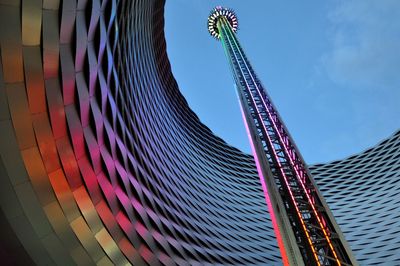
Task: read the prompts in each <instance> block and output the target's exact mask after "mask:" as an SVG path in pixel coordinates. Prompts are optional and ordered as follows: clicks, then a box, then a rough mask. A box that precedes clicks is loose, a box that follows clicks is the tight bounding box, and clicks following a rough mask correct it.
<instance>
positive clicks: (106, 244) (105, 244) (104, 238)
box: [95, 228, 129, 265]
mask: <svg viewBox="0 0 400 266" xmlns="http://www.w3.org/2000/svg"><path fill="white" fill-rule="evenodd" d="M95 237H96V239H97V241H98V242H99V243H100V245H101V246H102V248H103V250H104V251H105V252H106V253H107V255H108V256H109V257H110V258H111V260H112V261H113V263H114V264H115V265H128V264H129V262H128V260H127V259H126V258H125V256H124V255H123V254H122V252H121V250H120V249H119V247H118V246H117V244H116V243H115V242H114V239H112V237H111V236H110V234H109V233H108V232H107V230H106V229H105V228H103V229H101V230H100V231H99V232H98V233H97V234H96V235H95Z"/></svg>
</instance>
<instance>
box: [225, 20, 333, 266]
mask: <svg viewBox="0 0 400 266" xmlns="http://www.w3.org/2000/svg"><path fill="white" fill-rule="evenodd" d="M225 25H228V24H227V23H225ZM222 28H223V31H224V33H225V34H226V32H229V34H230V35H231V37H232V39H233V41H234V42H235V44H236V47H239V46H238V43H237V42H236V39H235V37H234V36H233V34H232V32H231V31H229V30H226V28H225V27H222ZM230 45H232V44H230ZM232 50H233V49H232ZM237 50H238V52H239V53H240V55H241V57H242V60H243V63H244V65H245V67H246V69H247V71H248V72H249V74H250V77H251V79H252V81H253V83H254V85H255V88H256V89H257V92H258V93H259V95H261V92H260V89H259V87H258V86H257V83H256V82H255V80H254V77H253V76H252V75H251V71H250V70H249V68H248V66H247V62H246V60H245V59H244V57H243V54H242V52H241V51H240V49H239V48H238V49H237ZM234 56H235V57H236V55H235V53H234ZM236 60H237V58H236ZM240 70H241V69H240ZM241 71H242V70H241ZM242 75H243V76H244V74H243V72H242ZM244 81H245V83H246V85H247V88H248V90H249V92H250V93H249V94H250V95H251V98H252V102H253V104H254V106H255V108H256V109H257V113H258V116H259V118H260V120H261V121H263V118H262V117H261V115H260V111H259V109H258V107H257V104H256V102H255V99H254V97H253V95H252V93H251V91H250V89H249V88H250V87H249V84H248V83H247V80H246V79H244ZM260 98H261V99H262V102H263V104H264V108H265V109H266V111H267V112H268V115H269V117H270V118H272V117H273V116H272V115H271V112H270V110H269V109H268V108H267V104H266V103H265V100H264V98H263V97H260ZM270 120H271V121H272V124H273V126H274V129H275V132H276V133H277V134H278V136H279V139H280V142H281V144H283V147H284V149H285V151H286V154H287V155H288V157H289V160H290V162H291V165H292V167H293V168H294V170H295V172H296V174H297V175H296V176H297V178H298V180H299V181H300V183H301V185H302V188H303V190H304V192H305V193H306V197H307V199H308V201H309V203H310V205H311V207H312V209H313V212H314V215H315V216H316V218H317V221H318V223H319V224H320V226H321V229H322V231H323V233H324V236H325V238H326V240H327V242H328V245H329V247H330V249H331V251H332V253H333V255H334V257H335V260H336V262H337V263H338V264H339V265H340V261H339V260H338V258H337V255H336V252H335V250H334V248H333V246H332V243H331V241H330V239H329V237H328V234H327V232H326V230H325V226H324V225H323V224H322V222H321V218H320V217H319V215H318V213H317V211H316V209H315V206H314V204H313V202H312V200H311V196H310V195H309V193H308V191H307V189H306V188H305V185H304V183H303V180H302V179H301V178H300V177H301V175H300V173H299V170H298V169H297V168H296V167H295V164H294V162H293V159H292V156H291V155H292V154H291V153H290V152H289V151H288V147H287V145H286V142H285V141H284V140H283V138H282V136H281V134H280V132H279V130H278V128H277V126H276V123H275V121H274V119H270ZM262 124H263V128H264V130H265V132H268V131H267V129H266V127H265V124H264V123H262ZM266 135H267V137H268V141H269V143H270V144H271V147H272V149H273V153H274V156H275V158H278V157H277V154H276V151H275V149H274V146H273V144H272V141H271V139H270V137H269V135H268V134H266ZM277 163H278V165H279V169H280V172H281V174H282V176H283V177H284V180H285V183H286V185H287V187H288V190H289V192H290V195H291V198H292V201H293V203H295V207H296V211H297V213H298V216H299V218H300V221H301V223H302V225H303V228H304V230H305V233H306V235H307V238H308V241H309V243H310V245H311V247H312V250H313V253H314V256H315V258H316V260H317V262H318V264H319V260H318V258H317V253H316V250H315V248H314V245H313V244H312V241H311V239H310V237H309V234H308V231H307V230H306V228H305V223H304V220H303V219H302V216H301V214H300V212H299V209H298V206H297V203H296V201H295V199H294V197H293V194H292V191H291V189H290V186H289V184H288V181H287V177H286V175H285V173H284V172H283V170H282V167H281V164H280V162H279V160H277Z"/></svg>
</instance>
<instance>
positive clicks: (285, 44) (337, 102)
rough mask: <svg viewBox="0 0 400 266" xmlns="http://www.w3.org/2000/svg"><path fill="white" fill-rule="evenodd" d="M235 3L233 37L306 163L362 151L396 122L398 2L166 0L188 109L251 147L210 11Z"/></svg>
mask: <svg viewBox="0 0 400 266" xmlns="http://www.w3.org/2000/svg"><path fill="white" fill-rule="evenodd" d="M216 5H222V6H226V7H231V8H233V9H234V10H235V11H236V13H237V16H238V18H239V31H238V37H239V40H240V42H241V45H242V46H243V48H244V49H245V51H246V54H247V56H248V58H249V59H250V61H251V62H252V64H253V67H254V69H255V71H256V73H257V75H258V76H259V78H260V80H261V81H262V83H263V84H264V87H266V89H267V91H268V93H269V94H270V96H271V98H272V101H273V102H274V104H275V105H276V106H277V108H278V111H279V113H280V114H281V116H282V118H283V120H284V123H285V124H286V126H287V127H288V129H289V131H290V133H291V135H292V137H293V138H294V140H295V142H296V144H297V146H298V147H299V149H300V151H301V153H302V155H303V156H304V158H305V160H306V161H307V162H308V163H316V162H326V161H330V160H334V159H340V158H343V157H345V156H348V155H351V154H353V153H356V152H359V151H362V150H364V149H366V148H368V147H370V146H372V145H375V144H376V143H377V142H379V141H381V140H382V139H383V138H386V137H388V136H390V135H391V134H392V133H394V132H395V131H396V130H398V129H399V128H400V74H399V70H400V49H399V47H400V19H399V17H400V1H398V0H342V1H339V0H326V1H320V0H307V1H294V0H291V1H289V0H285V1H267V0H251V1H238V0H230V1H228V0H224V1H215V0H214V1H211V0H192V1H190V0H167V3H166V7H165V34H166V40H167V52H168V56H169V59H170V61H171V64H172V71H173V73H174V76H175V78H176V80H177V82H178V84H179V87H180V89H181V91H182V93H183V95H184V96H185V97H186V99H187V100H188V102H189V105H190V106H191V108H192V109H193V110H194V111H195V112H196V113H197V114H198V116H199V117H200V119H201V121H202V122H203V123H205V124H206V125H207V126H208V127H210V128H211V130H212V131H213V132H214V133H215V134H216V135H218V136H220V137H221V138H223V139H224V140H225V141H226V142H227V143H229V144H231V145H233V146H235V147H237V148H239V149H241V150H242V151H244V152H247V153H250V147H249V144H248V139H247V135H246V132H245V129H244V126H243V122H242V118H241V114H240V110H239V105H238V102H237V98H236V95H235V90H234V87H233V79H232V76H231V73H230V69H229V67H228V63H227V59H226V58H225V54H224V51H223V48H222V45H221V44H220V43H219V42H218V41H216V40H215V39H213V38H211V36H209V34H208V32H207V28H206V21H207V16H208V14H209V12H210V10H211V9H212V8H213V7H214V6H216Z"/></svg>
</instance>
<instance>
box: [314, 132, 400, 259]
mask: <svg viewBox="0 0 400 266" xmlns="http://www.w3.org/2000/svg"><path fill="white" fill-rule="evenodd" d="M310 170H311V172H312V173H313V176H314V179H315V181H316V182H317V184H318V187H319V188H320V190H321V192H322V194H323V195H324V197H325V199H326V201H327V203H328V204H329V207H330V208H331V210H332V212H333V213H334V215H335V218H336V220H337V222H338V223H339V225H340V228H341V229H342V231H343V233H344V235H345V236H346V239H347V241H348V243H349V244H350V246H351V249H352V250H353V252H354V255H355V256H356V258H357V261H358V262H359V263H360V265H400V196H399V192H400V131H398V132H397V133H395V134H394V135H392V136H391V137H390V138H388V139H386V140H384V141H383V142H381V143H379V144H378V145H376V146H375V147H373V148H370V149H368V150H366V151H364V152H362V153H359V154H356V155H353V156H351V157H349V158H346V159H343V160H338V161H333V162H331V163H326V164H318V165H314V166H312V167H310Z"/></svg>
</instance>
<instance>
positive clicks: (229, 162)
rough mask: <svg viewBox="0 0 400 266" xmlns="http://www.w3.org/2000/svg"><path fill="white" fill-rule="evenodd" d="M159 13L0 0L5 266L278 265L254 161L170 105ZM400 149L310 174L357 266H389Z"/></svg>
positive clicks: (153, 6)
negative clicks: (325, 200) (357, 263)
mask: <svg viewBox="0 0 400 266" xmlns="http://www.w3.org/2000/svg"><path fill="white" fill-rule="evenodd" d="M163 6H164V1H156V0H136V1H128V0H125V1H122V0H121V1H117V0H102V1H101V0H79V1H72V0H64V1H58V0H43V1H38V0H24V1H18V0H0V23H1V24H0V25H2V26H1V27H0V52H1V60H0V202H1V211H0V228H1V229H0V230H1V243H0V256H1V259H2V264H4V265H7V264H16V263H17V264H20V265H32V264H38V265H55V264H58V265H94V264H97V265H110V264H116V265H125V264H134V265H145V264H151V265H162V264H164V265H187V264H195V265H196V264H197V265H200V264H201V265H204V264H242V265H243V264H244V265H249V264H261V265H263V264H264V265H265V264H268V265H271V264H280V263H281V262H280V254H279V250H278V248H277V244H276V241H275V237H274V235H273V230H272V229H271V224H270V221H269V220H268V219H269V218H268V213H267V208H266V206H265V202H264V198H263V194H262V188H261V186H260V183H259V181H258V180H259V179H258V177H257V172H256V169H255V166H254V162H253V160H252V158H251V156H248V155H245V154H243V153H241V152H240V151H238V150H237V149H235V148H232V147H230V146H228V145H227V144H226V143H225V142H224V141H223V140H221V139H219V138H218V137H216V136H214V135H213V134H212V132H211V131H210V130H209V129H208V128H207V127H206V126H204V125H203V124H202V123H201V122H200V121H199V119H198V118H197V116H196V115H195V114H194V113H193V112H192V111H191V110H190V109H189V107H188V105H187V103H186V101H185V99H184V98H183V97H182V95H181V94H180V92H179V90H178V87H177V84H176V82H175V80H174V78H173V76H172V74H171V69H170V65H169V62H168V59H167V55H166V49H165V40H164V33H163V27H164V21H163ZM385 143H386V144H385ZM399 143H400V141H399V137H398V134H397V135H395V136H394V137H392V138H391V139H389V140H387V141H386V142H384V143H383V144H380V145H378V146H377V147H376V148H373V149H372V150H371V151H368V152H366V153H363V154H360V155H358V156H356V157H354V158H349V159H346V160H344V161H338V162H333V163H331V164H327V165H319V166H316V168H315V169H313V172H314V173H315V174H316V179H317V182H318V184H319V185H320V187H321V190H322V192H323V193H324V195H325V198H326V199H327V201H328V203H329V205H330V206H331V207H332V210H333V212H334V214H335V216H336V218H337V220H338V222H339V224H340V226H341V228H343V231H344V233H345V236H346V238H348V241H349V243H350V245H351V246H352V248H353V250H354V253H355V255H356V257H357V258H358V259H359V260H360V262H361V263H363V264H372V263H378V264H379V263H382V262H389V263H391V262H393V264H396V263H398V262H399V257H398V255H397V253H398V252H397V251H398V250H399V248H400V244H399V242H398V240H397V239H399V237H396V236H399V234H400V233H399V232H398V230H397V228H398V227H399V226H398V223H397V221H398V220H399V219H398V212H396V206H398V204H399V203H398V201H396V198H397V197H395V196H394V195H396V194H397V193H396V192H397V191H398V190H399V187H398V180H399V174H398V173H399V172H400V171H398V169H397V168H398V167H397V166H396V165H399V159H398V158H399V156H398V154H399V148H398V147H399V146H400V144H399ZM375 151H376V152H375ZM358 163H360V165H361V166H362V167H358ZM342 166H343V168H342ZM396 167H397V168H396ZM343 169H345V173H344V172H343V171H344V170H343ZM362 169H363V170H362ZM334 173H337V174H334ZM342 182H345V183H346V185H343V184H341V183H342ZM363 184H365V187H362V185H363ZM370 186H371V187H370ZM348 194H351V195H352V197H347V196H346V195H348ZM365 201H367V202H369V203H370V204H371V205H370V206H369V205H363V202H365ZM343 206H344V207H346V208H344V207H343ZM396 215H397V216H396ZM370 219H374V221H375V222H374V223H370V222H368V221H369V220H370ZM355 221H356V222H357V224H356V223H355ZM370 232H371V233H370ZM375 236H376V238H375ZM387 243H389V244H387Z"/></svg>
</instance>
